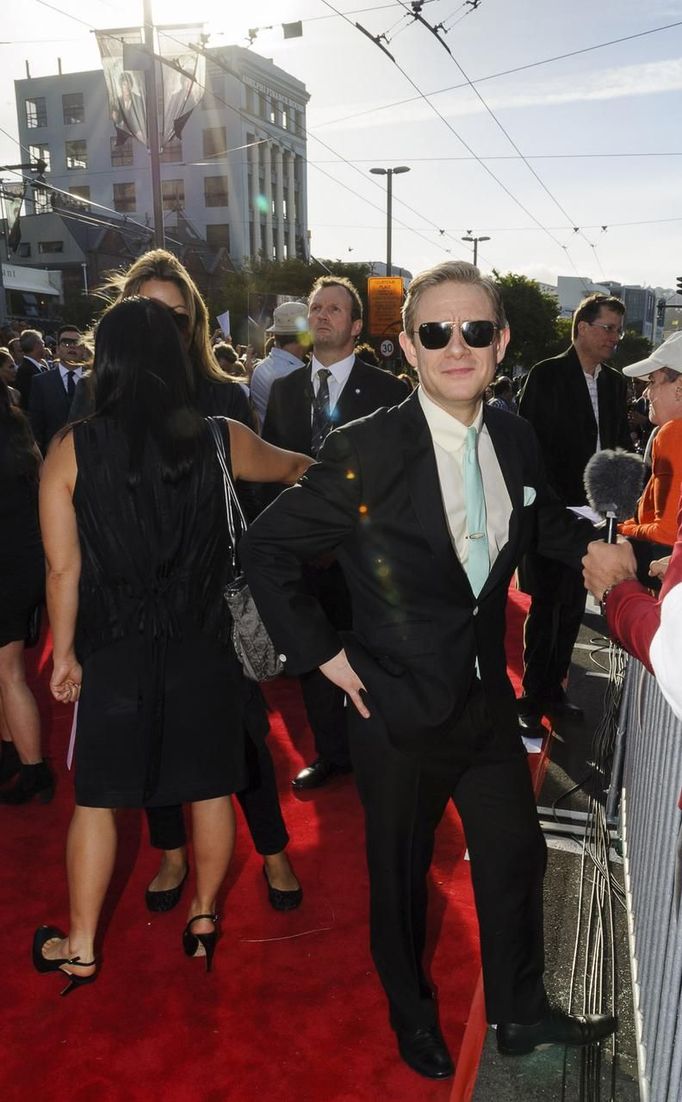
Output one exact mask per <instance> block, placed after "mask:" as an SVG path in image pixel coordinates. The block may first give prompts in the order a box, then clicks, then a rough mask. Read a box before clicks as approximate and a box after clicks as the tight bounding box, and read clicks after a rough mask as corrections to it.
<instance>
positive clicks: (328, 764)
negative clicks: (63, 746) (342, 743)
mask: <svg viewBox="0 0 682 1102" xmlns="http://www.w3.org/2000/svg"><path fill="white" fill-rule="evenodd" d="M352 772H353V766H352V765H350V763H349V764H348V765H336V763H335V762H333V761H328V760H327V758H315V761H313V762H311V763H310V765H306V767H305V769H302V770H301V772H300V773H299V774H298V775H297V776H296V777H294V779H293V781H292V782H291V787H292V788H295V789H296V791H297V792H305V791H307V790H308V789H311V788H321V787H322V785H323V784H327V782H328V781H330V780H332V778H333V777H340V776H342V775H343V774H344V773H352Z"/></svg>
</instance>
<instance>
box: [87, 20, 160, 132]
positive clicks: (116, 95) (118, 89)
mask: <svg viewBox="0 0 682 1102" xmlns="http://www.w3.org/2000/svg"><path fill="white" fill-rule="evenodd" d="M95 34H96V36H97V45H98V46H99V52H100V57H101V59H102V69H103V70H104V81H105V84H106V86H107V95H108V97H109V115H110V118H111V121H112V122H113V124H114V126H115V127H116V135H117V142H118V144H122V143H123V142H125V141H126V140H127V139H128V137H133V138H136V139H137V141H138V142H142V144H143V145H148V138H147V104H146V90H145V74H144V72H143V71H142V70H141V69H138V68H135V69H133V68H130V67H128V68H126V66H125V64H124V57H123V55H124V48H125V47H126V46H128V45H133V46H136V45H140V44H141V42H142V32H141V30H140V28H139V27H134V28H131V29H128V30H116V31H96V32H95ZM127 60H128V64H130V61H129V59H127Z"/></svg>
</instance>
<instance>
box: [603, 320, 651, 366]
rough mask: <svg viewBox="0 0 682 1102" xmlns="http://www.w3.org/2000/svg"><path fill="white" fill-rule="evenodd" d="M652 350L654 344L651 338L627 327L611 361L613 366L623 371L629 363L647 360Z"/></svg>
mask: <svg viewBox="0 0 682 1102" xmlns="http://www.w3.org/2000/svg"><path fill="white" fill-rule="evenodd" d="M652 351H653V345H652V343H651V341H650V340H647V338H646V337H643V336H642V335H641V333H636V332H635V330H634V329H626V330H625V336H624V337H623V339H622V341H621V342H620V344H619V345H618V348H617V349H616V354H615V356H614V357H613V359H611V360H609V363H610V364H611V366H612V367H617V368H618V369H619V370H620V371H622V370H623V368H624V367H627V366H628V364H636V363H637V361H638V360H645V359H646V358H647V356H650V355H651V353H652Z"/></svg>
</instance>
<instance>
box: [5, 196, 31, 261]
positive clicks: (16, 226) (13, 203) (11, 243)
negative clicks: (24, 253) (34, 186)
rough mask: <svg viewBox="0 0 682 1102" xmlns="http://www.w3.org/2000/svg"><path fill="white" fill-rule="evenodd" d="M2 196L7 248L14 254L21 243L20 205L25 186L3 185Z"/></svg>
mask: <svg viewBox="0 0 682 1102" xmlns="http://www.w3.org/2000/svg"><path fill="white" fill-rule="evenodd" d="M3 194H4V198H5V211H6V215H5V217H6V218H7V226H8V234H7V248H8V249H9V250H10V252H12V253H15V252H16V251H17V249H18V248H19V245H20V243H21V221H20V218H21V205H22V203H23V201H24V196H25V194H26V184H25V183H22V184H4V185H3Z"/></svg>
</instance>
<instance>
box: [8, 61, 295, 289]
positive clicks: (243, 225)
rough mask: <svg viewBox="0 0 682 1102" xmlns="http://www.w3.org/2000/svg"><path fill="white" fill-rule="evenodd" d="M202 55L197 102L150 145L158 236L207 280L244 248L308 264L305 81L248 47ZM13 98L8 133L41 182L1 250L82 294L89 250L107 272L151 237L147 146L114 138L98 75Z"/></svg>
mask: <svg viewBox="0 0 682 1102" xmlns="http://www.w3.org/2000/svg"><path fill="white" fill-rule="evenodd" d="M205 53H206V59H207V64H206V78H205V89H206V90H205V94H204V97H203V99H202V101H201V103H200V104H199V106H198V107H197V108H196V109H195V110H194V112H193V114H192V115H191V116H190V118H189V121H188V122H187V124H186V126H185V128H184V130H183V132H182V138H181V139H173V141H172V142H171V143H170V144H169V145H167V146H166V148H165V149H164V151H163V152H162V154H161V188H162V202H163V211H164V228H165V233H166V237H167V245H168V247H169V248H171V249H173V250H174V251H175V252H177V253H178V255H180V256H182V258H183V259H185V257H186V255H187V253H188V252H189V253H190V254H191V255H192V256H193V257H194V260H195V266H196V265H198V266H199V267H201V268H203V269H204V270H205V271H206V273H207V274H209V275H210V273H211V272H213V271H215V270H216V266H223V268H224V267H227V268H230V267H232V268H233V267H239V266H241V265H242V264H243V263H244V262H245V261H247V260H248V259H249V258H252V257H265V258H272V259H276V260H285V259H287V258H290V257H299V258H302V259H307V258H308V252H309V247H308V221H307V181H306V104H307V102H308V98H309V97H308V94H307V92H306V89H305V85H304V84H302V83H301V81H299V80H297V79H295V78H294V77H292V76H290V75H289V74H288V73H286V72H284V70H282V69H280V68H278V67H277V66H275V65H274V64H273V63H272V61H270V60H268V59H266V58H264V57H260V56H259V55H258V54H256V53H254V52H253V51H252V50H246V49H242V48H241V47H239V46H227V47H220V48H217V49H207V50H206V51H205ZM15 95H16V105H17V116H18V122H19V141H20V143H21V145H22V147H24V148H27V149H29V151H30V157H31V162H32V163H34V164H37V163H38V162H39V161H42V162H44V180H45V184H46V185H47V186H43V184H42V183H41V182H40V181H37V182H35V183H34V184H33V185H32V186H29V189H28V192H27V198H26V202H25V204H24V209H25V212H26V214H25V216H24V217H22V219H21V242H20V244H19V245H18V248H17V251H16V253H15V254H13V255H12V256H11V258H10V259H11V261H12V262H13V263H16V264H19V265H20V264H36V263H38V264H41V265H45V266H48V267H50V268H55V269H61V270H62V271H63V272H64V274H65V285H67V284H69V283H70V284H71V285H72V286H73V287H76V286H78V287H79V288H80V289H82V290H83V289H87V288H88V287H89V286H90V287H91V286H92V285H93V284H95V283H96V282H97V281H98V280H99V278H100V275H101V268H102V263H101V261H102V259H103V256H102V255H100V254H105V255H104V259H106V263H107V266H108V267H112V264H111V263H110V260H111V255H110V254H111V253H114V254H116V252H119V254H120V255H119V259H118V261H117V263H118V264H120V263H121V262H125V261H126V260H127V259H129V258H131V257H133V256H136V255H138V254H139V252H140V251H142V250H143V249H144V248H147V247H149V245H150V244H151V241H152V220H153V204H152V188H151V176H150V169H149V155H148V153H147V150H146V148H145V147H144V146H143V145H142V144H141V143H140V142H139V141H136V140H135V139H133V138H132V137H130V138H127V139H126V140H125V141H124V142H123V143H121V142H120V141H117V137H116V131H115V130H114V126H113V123H112V122H111V120H110V113H109V106H108V101H107V94H106V87H105V82H104V75H103V72H102V71H101V70H94V71H89V72H82V73H62V72H59V73H58V74H56V75H52V76H45V77H35V78H31V77H27V78H25V79H23V80H18V81H15ZM41 167H42V166H41ZM52 189H59V191H58V192H55V191H54V190H52ZM61 193H63V194H61ZM103 223H104V224H103ZM98 257H99V259H98ZM200 282H201V280H200Z"/></svg>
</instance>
